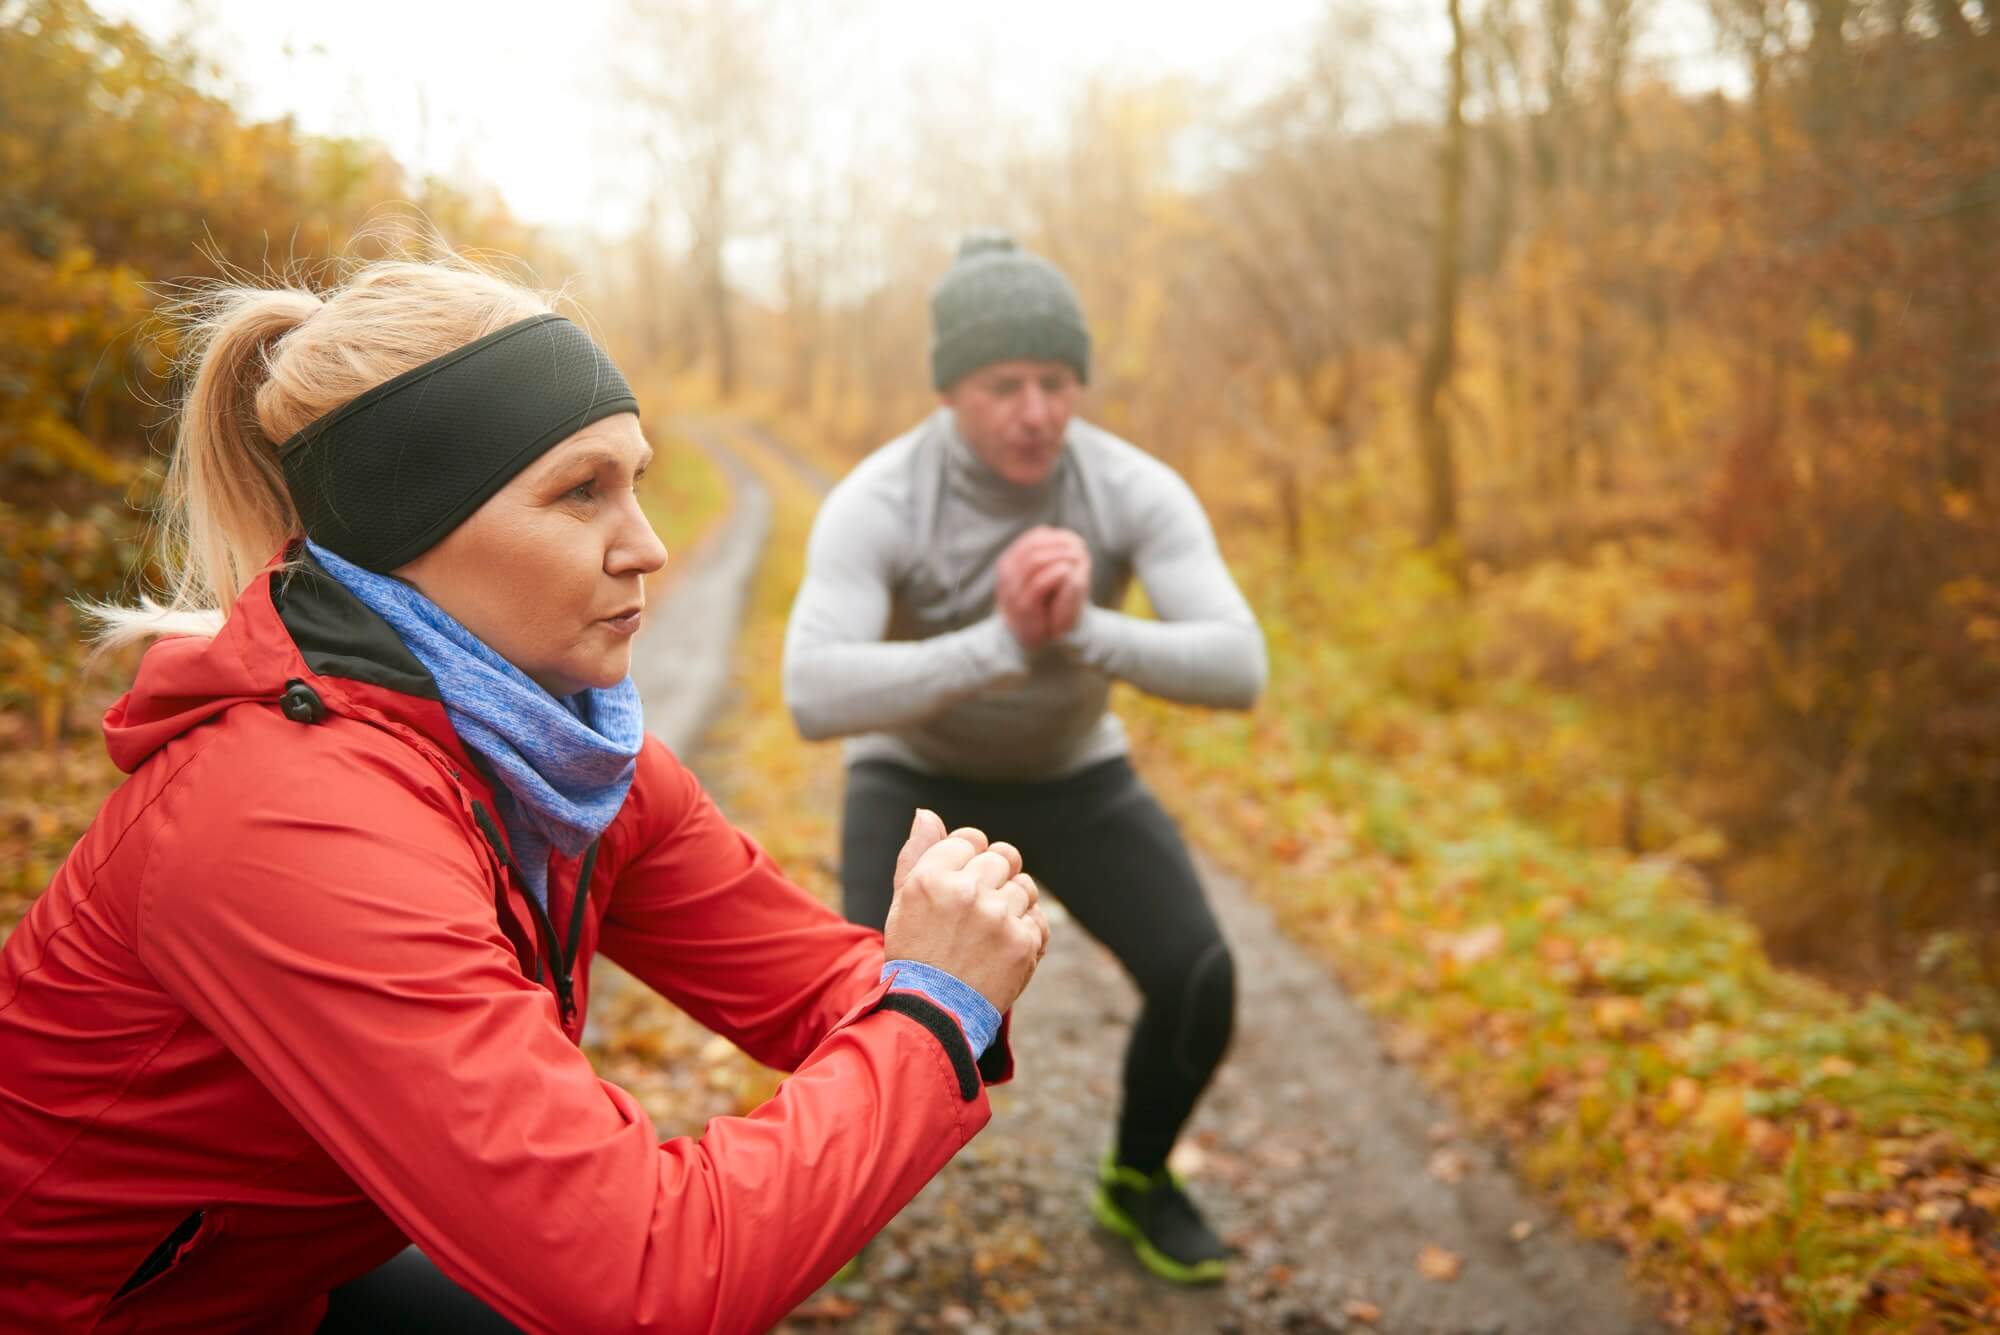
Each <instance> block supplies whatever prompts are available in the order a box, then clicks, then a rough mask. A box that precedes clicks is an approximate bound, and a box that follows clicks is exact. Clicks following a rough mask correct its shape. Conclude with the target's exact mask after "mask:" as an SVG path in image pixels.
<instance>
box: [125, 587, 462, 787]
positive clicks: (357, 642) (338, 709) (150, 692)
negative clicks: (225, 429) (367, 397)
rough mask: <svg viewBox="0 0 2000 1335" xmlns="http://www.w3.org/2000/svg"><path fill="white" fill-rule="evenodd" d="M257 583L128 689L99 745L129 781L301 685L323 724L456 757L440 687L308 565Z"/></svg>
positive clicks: (172, 641) (382, 626)
mask: <svg viewBox="0 0 2000 1335" xmlns="http://www.w3.org/2000/svg"><path fill="white" fill-rule="evenodd" d="M292 554H293V555H294V556H295V558H296V559H295V560H294V561H293V562H292V563H291V564H290V565H287V566H280V565H278V564H277V563H275V562H274V563H273V568H272V569H270V570H267V571H265V572H264V573H263V574H261V575H259V576H258V577H257V579H256V580H255V581H254V582H253V583H252V584H251V585H250V586H249V587H248V588H247V589H245V590H244V591H243V593H242V595H241V596H240V597H239V598H238V599H237V600H236V605H235V607H234V608H232V609H231V610H230V613H229V619H228V620H227V621H225V622H224V623H223V626H222V629H221V630H220V631H218V632H217V633H216V634H215V636H214V637H213V638H203V637H201V636H193V635H176V636H171V637H168V638H165V639H162V640H159V641H157V642H156V643H154V644H153V645H152V647H150V648H149V649H147V650H146V653H145V656H144V657H143V658H142V659H141V660H140V663H139V672H138V675H137V676H136V677H135V678H134V680H133V683H132V689H131V690H129V691H127V692H125V694H124V695H122V696H120V697H119V698H118V700H117V702H116V703H114V704H113V705H112V706H111V708H110V709H109V710H107V711H106V712H105V715H104V743H105V747H106V749H107V750H109V751H110V753H111V759H112V762H113V763H114V764H116V765H117V766H118V768H119V769H121V770H124V771H125V772H126V773H128V774H130V773H132V772H133V771H134V770H136V769H138V768H139V766H140V765H142V764H144V763H145V762H146V759H147V758H148V757H149V756H151V755H152V754H153V753H154V752H156V751H158V750H159V749H160V748H161V747H163V746H165V745H167V743H169V742H171V741H173V740H174V739H175V738H176V737H179V736H182V735H183V734H185V733H187V732H188V731H190V730H191V729H193V728H196V727H199V726H200V725H201V724H203V723H206V722H208V721H209V720H211V719H214V718H216V717H218V716H220V715H221V714H223V713H224V712H225V711H227V710H229V709H233V708H235V707H236V706H238V705H242V704H251V703H254V704H262V705H277V704H279V702H280V701H281V699H283V698H284V697H285V693H286V691H287V690H289V689H293V688H295V687H298V686H303V687H305V688H306V690H307V691H308V692H310V694H311V696H312V698H313V699H315V700H317V701H318V703H319V708H320V709H321V710H323V711H325V712H328V713H342V714H351V715H356V716H359V717H363V718H367V719H369V720H370V721H372V722H376V723H388V724H391V725H392V726H393V725H396V724H401V725H404V726H407V727H410V728H414V729H415V730H416V731H418V732H420V733H422V734H424V735H425V736H426V737H428V738H429V739H430V740H431V741H433V742H434V743H436V744H438V745H439V746H441V747H443V748H444V749H445V751H446V752H447V753H448V754H451V755H453V756H460V757H462V756H463V755H464V748H463V747H462V746H461V745H460V743H459V741H458V738H457V736H456V735H455V734H454V733H453V731H452V728H451V722H450V720H449V719H448V718H447V717H446V715H445V712H444V704H443V701H442V698H441V697H440V695H439V693H438V689H437V683H436V682H435V681H433V680H432V679H431V675H430V673H429V672H428V671H426V670H425V668H424V666H423V664H421V663H419V662H418V661H417V659H416V657H415V656H414V655H412V654H411V653H410V651H409V650H408V649H406V648H405V647H404V646H403V642H402V641H401V640H400V639H398V638H397V637H396V632H395V631H394V630H392V629H391V628H390V627H389V625H388V623H387V622H385V621H383V620H382V619H381V618H380V617H378V616H376V615H375V613H374V612H372V611H370V610H369V609H368V608H367V607H365V606H364V605H363V604H362V603H361V602H360V600H359V599H357V598H355V597H354V595H353V594H351V593H349V592H348V591H347V590H346V589H345V588H344V587H343V586H342V585H341V584H340V583H339V582H338V581H337V580H335V579H334V578H333V577H332V576H331V575H329V574H328V573H327V572H326V570H325V569H324V568H323V567H321V566H320V565H319V563H318V562H316V561H314V560H313V559H312V557H311V555H310V554H309V553H306V552H304V551H303V550H302V549H295V550H294V552H293V553H292Z"/></svg>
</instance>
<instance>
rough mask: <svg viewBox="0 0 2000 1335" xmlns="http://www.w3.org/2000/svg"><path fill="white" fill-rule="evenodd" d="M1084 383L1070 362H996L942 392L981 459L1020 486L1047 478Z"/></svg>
mask: <svg viewBox="0 0 2000 1335" xmlns="http://www.w3.org/2000/svg"><path fill="white" fill-rule="evenodd" d="M1082 391H1083V386H1082V385H1080V384H1078V383H1077V379H1076V372H1075V371H1072V370H1071V369H1070V368H1069V364H1068V363H1066V362H1036V361H1016V362H995V363H993V364H992V365H991V366H982V367H980V368H979V369H978V370H977V371H974V372H973V373H972V374H971V375H969V376H966V377H965V378H964V379H963V380H961V381H959V382H958V383H957V384H955V385H953V386H952V387H951V388H950V389H948V390H946V391H945V392H944V393H943V394H942V395H941V396H940V397H941V398H942V399H943V400H944V403H945V406H946V407H948V408H950V409H951V410H952V412H953V414H954V415H956V416H957V418H958V430H959V434H960V435H963V436H964V437H965V440H966V443H967V444H969V445H971V446H972V452H973V453H974V454H977V455H978V456H979V459H980V462H981V463H983V464H985V465H986V466H987V467H988V468H990V469H992V470H993V471H994V472H995V473H997V474H999V475H1000V476H1001V477H1003V478H1005V479H1006V480H1007V481H1009V482H1012V483H1014V484H1015V485H1016V486H1021V487H1033V486H1038V485H1040V484H1041V483H1043V482H1046V481H1047V480H1048V478H1049V475H1050V474H1052V473H1054V472H1055V470H1056V462H1057V460H1059V459H1060V458H1061V457H1062V447H1063V436H1064V433H1065V432H1067V431H1068V430H1069V419H1070V417H1071V415H1072V414H1074V413H1075V412H1076V397H1077V395H1078V394H1080V393H1082Z"/></svg>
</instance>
